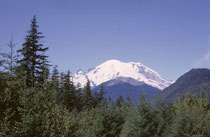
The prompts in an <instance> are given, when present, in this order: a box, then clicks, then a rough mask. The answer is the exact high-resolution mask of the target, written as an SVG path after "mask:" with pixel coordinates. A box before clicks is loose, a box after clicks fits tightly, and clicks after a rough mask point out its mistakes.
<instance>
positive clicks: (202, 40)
mask: <svg viewBox="0 0 210 137" xmlns="http://www.w3.org/2000/svg"><path fill="white" fill-rule="evenodd" d="M209 5H210V1H209V0H202V1H199V0H176V1H175V0H174V1H172V0H1V1H0V49H1V50H2V51H5V50H6V49H7V47H6V46H5V43H8V41H9V40H10V38H11V36H12V34H13V37H14V41H15V42H16V43H17V44H18V45H17V48H20V47H21V44H22V43H23V42H24V37H25V36H26V35H27V30H28V29H29V25H30V20H31V19H32V17H33V15H35V14H36V15H37V21H38V25H39V26H40V28H39V30H40V31H41V32H43V34H44V35H45V39H44V40H43V42H44V44H45V45H46V46H48V47H49V48H50V49H49V51H48V52H47V54H48V55H49V56H50V57H49V60H50V61H51V63H52V64H54V65H58V67H59V70H60V71H66V70H68V69H70V70H71V71H72V72H76V71H77V70H78V69H82V70H83V71H86V70H87V69H88V68H92V67H94V66H96V65H99V64H101V63H103V62H104V61H106V60H108V59H118V60H121V61H125V62H129V61H133V62H141V63H143V64H145V65H146V66H148V67H150V68H152V69H154V70H156V71H157V72H158V73H159V74H160V75H162V76H163V77H164V78H166V79H170V80H176V79H177V78H178V77H179V76H180V75H182V74H184V73H185V72H187V71H189V70H190V69H192V68H195V67H207V68H210V6H209Z"/></svg>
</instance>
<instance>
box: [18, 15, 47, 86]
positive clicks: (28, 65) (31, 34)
mask: <svg viewBox="0 0 210 137" xmlns="http://www.w3.org/2000/svg"><path fill="white" fill-rule="evenodd" d="M38 27H39V26H38V25H37V21H36V16H34V18H33V19H32V21H31V28H30V30H29V31H28V35H27V36H26V38H25V43H23V45H22V49H20V50H18V52H19V53H21V56H22V58H21V59H19V60H18V63H19V64H20V66H19V67H20V68H21V69H20V70H22V73H21V74H22V75H25V77H26V80H25V83H26V87H34V86H35V84H36V82H37V81H38V80H40V79H43V78H44V73H45V72H44V71H45V67H46V65H47V60H46V58H47V57H48V56H46V55H44V53H45V51H46V50H48V48H43V44H41V43H40V40H41V39H42V38H44V36H42V33H41V32H38Z"/></svg>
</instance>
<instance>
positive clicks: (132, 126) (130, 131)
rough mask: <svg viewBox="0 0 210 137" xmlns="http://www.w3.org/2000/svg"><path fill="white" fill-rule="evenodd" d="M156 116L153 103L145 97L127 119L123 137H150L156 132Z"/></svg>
mask: <svg viewBox="0 0 210 137" xmlns="http://www.w3.org/2000/svg"><path fill="white" fill-rule="evenodd" d="M155 126H156V122H155V114H154V112H153V109H152V106H151V103H150V101H149V100H147V99H146V98H145V97H144V96H143V95H142V96H141V98H140V102H139V104H138V106H137V108H136V109H135V110H133V111H132V112H131V113H130V115H129V116H128V117H127V119H126V122H125V124H124V126H123V130H122V133H121V137H131V136H132V137H150V136H154V134H155V131H156V128H155Z"/></svg>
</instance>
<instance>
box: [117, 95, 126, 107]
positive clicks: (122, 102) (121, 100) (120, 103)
mask: <svg viewBox="0 0 210 137" xmlns="http://www.w3.org/2000/svg"><path fill="white" fill-rule="evenodd" d="M123 104H125V101H124V99H123V97H122V96H120V97H119V98H118V99H117V100H116V106H117V107H121V106H122V105H123Z"/></svg>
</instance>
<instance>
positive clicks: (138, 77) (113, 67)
mask: <svg viewBox="0 0 210 137" xmlns="http://www.w3.org/2000/svg"><path fill="white" fill-rule="evenodd" d="M119 77H124V78H132V79H134V80H135V82H136V81H138V82H140V83H145V84H147V85H149V86H152V87H155V88H158V89H160V90H163V89H164V88H166V87H168V86H169V85H170V84H172V83H173V81H169V80H166V79H164V78H162V77H161V76H160V75H159V74H158V73H157V72H156V71H154V70H152V69H151V68H149V67H147V66H145V65H144V64H142V63H139V62H121V61H119V60H108V61H106V62H104V63H102V64H100V65H98V66H96V67H95V68H93V69H89V70H88V71H87V72H86V73H85V72H82V71H81V70H79V71H78V72H77V73H75V74H73V76H72V78H73V82H74V83H75V84H77V83H80V84H81V86H82V87H83V86H84V85H85V84H86V82H87V81H88V80H89V81H90V82H91V86H92V87H96V86H98V85H100V84H102V83H103V82H107V81H110V80H114V79H116V78H119Z"/></svg>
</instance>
